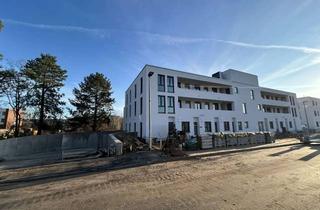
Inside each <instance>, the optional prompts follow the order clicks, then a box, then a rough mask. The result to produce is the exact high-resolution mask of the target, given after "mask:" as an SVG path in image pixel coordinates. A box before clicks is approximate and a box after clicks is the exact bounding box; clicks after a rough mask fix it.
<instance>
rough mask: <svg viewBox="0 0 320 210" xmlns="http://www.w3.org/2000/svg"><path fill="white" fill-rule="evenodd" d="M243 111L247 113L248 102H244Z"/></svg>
mask: <svg viewBox="0 0 320 210" xmlns="http://www.w3.org/2000/svg"><path fill="white" fill-rule="evenodd" d="M242 113H243V114H247V113H248V112H247V104H246V103H243V104H242Z"/></svg>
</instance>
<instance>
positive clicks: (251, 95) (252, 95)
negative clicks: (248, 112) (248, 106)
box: [250, 90, 254, 100]
mask: <svg viewBox="0 0 320 210" xmlns="http://www.w3.org/2000/svg"><path fill="white" fill-rule="evenodd" d="M250 98H251V100H254V91H253V90H250Z"/></svg>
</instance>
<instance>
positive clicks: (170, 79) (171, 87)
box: [167, 76, 174, 93]
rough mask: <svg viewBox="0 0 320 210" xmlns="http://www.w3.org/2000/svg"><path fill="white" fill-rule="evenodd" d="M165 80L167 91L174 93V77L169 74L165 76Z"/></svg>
mask: <svg viewBox="0 0 320 210" xmlns="http://www.w3.org/2000/svg"><path fill="white" fill-rule="evenodd" d="M167 82H168V87H167V91H168V92H169V93H174V78H173V77H171V76H168V77H167Z"/></svg>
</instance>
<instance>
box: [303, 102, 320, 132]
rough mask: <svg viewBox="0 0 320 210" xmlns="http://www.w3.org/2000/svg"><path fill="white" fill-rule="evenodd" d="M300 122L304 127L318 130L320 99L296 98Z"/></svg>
mask: <svg viewBox="0 0 320 210" xmlns="http://www.w3.org/2000/svg"><path fill="white" fill-rule="evenodd" d="M298 102H299V112H300V117H301V123H302V125H303V127H304V128H306V129H307V128H309V129H311V130H316V131H320V99H319V98H313V97H302V98H298Z"/></svg>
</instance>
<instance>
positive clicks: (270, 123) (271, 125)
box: [269, 121, 274, 129]
mask: <svg viewBox="0 0 320 210" xmlns="http://www.w3.org/2000/svg"><path fill="white" fill-rule="evenodd" d="M269 127H270V129H274V126H273V121H270V122H269Z"/></svg>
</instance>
